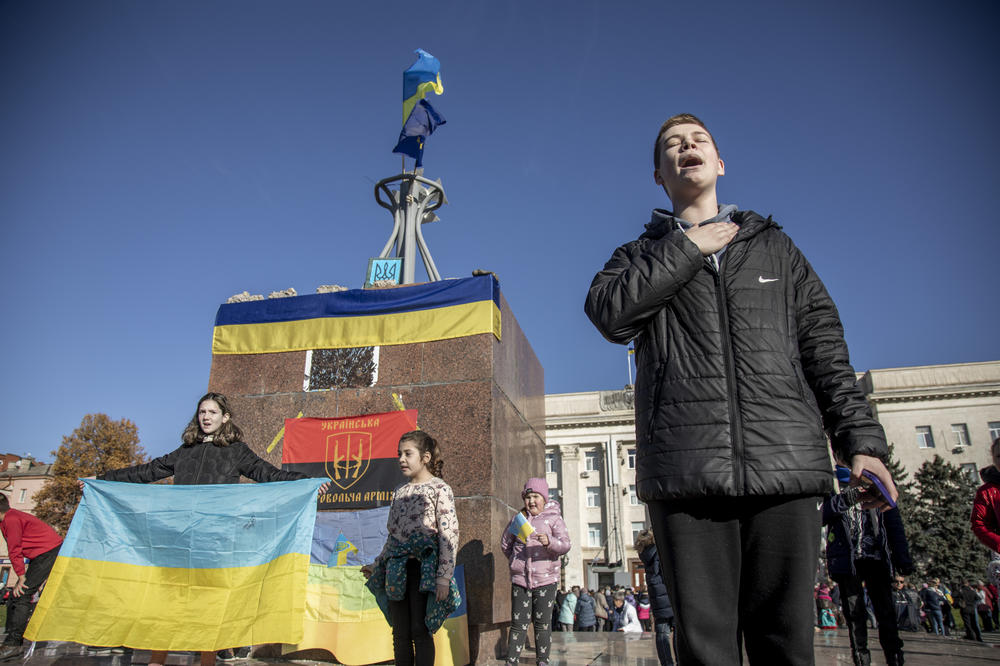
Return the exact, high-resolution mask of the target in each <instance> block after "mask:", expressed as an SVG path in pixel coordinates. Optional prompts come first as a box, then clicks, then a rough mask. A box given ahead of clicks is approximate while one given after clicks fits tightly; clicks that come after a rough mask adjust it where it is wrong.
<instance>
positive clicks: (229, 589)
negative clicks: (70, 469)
mask: <svg viewBox="0 0 1000 666" xmlns="http://www.w3.org/2000/svg"><path fill="white" fill-rule="evenodd" d="M324 480H325V479H303V480H301V481H285V482H279V483H261V484H233V485H216V486H168V485H144V484H132V483H114V482H111V481H94V480H87V481H85V482H84V483H85V484H86V488H85V490H84V494H83V501H82V502H81V503H80V506H79V508H78V509H77V511H76V515H75V516H74V517H73V522H72V524H71V525H70V528H69V532H68V533H67V534H66V540H65V542H64V543H63V546H62V548H61V549H60V551H59V557H58V558H57V559H56V562H55V566H54V567H53V568H52V573H51V575H50V576H49V580H48V583H47V585H46V587H45V591H44V593H43V594H42V597H41V600H40V601H39V602H38V607H37V609H36V610H35V614H34V616H33V617H32V618H31V623H30V624H29V625H28V630H27V632H25V636H26V637H27V638H28V639H29V640H33V641H38V640H58V641H73V642H76V643H83V644H86V645H102V646H115V645H124V646H127V647H131V648H137V649H147V650H204V651H214V650H220V649H224V648H227V647H235V646H240V645H255V644H260V643H296V642H298V641H300V640H301V639H302V626H303V617H304V610H305V598H306V582H307V578H308V572H309V553H310V549H311V543H312V535H313V526H314V524H315V521H316V491H317V490H318V489H319V486H320V485H321V484H322V482H323V481H324Z"/></svg>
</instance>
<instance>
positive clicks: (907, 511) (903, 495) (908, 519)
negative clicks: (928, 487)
mask: <svg viewBox="0 0 1000 666" xmlns="http://www.w3.org/2000/svg"><path fill="white" fill-rule="evenodd" d="M885 466H886V468H888V470H889V474H891V475H892V480H893V482H894V483H895V484H896V490H898V491H899V500H898V502H897V503H898V504H899V515H900V518H902V519H903V529H904V530H905V531H906V534H907V536H909V535H910V534H911V533H912V532H913V530H914V529H915V527H916V526H915V525H914V523H913V511H914V509H916V507H917V491H916V488H917V484H916V483H915V482H914V481H913V479H911V478H910V475H909V474H907V472H906V468H905V467H903V464H902V463H901V462H899V458H897V457H896V447H895V445H893V444H890V445H889V458H888V459H887V461H886V464H885Z"/></svg>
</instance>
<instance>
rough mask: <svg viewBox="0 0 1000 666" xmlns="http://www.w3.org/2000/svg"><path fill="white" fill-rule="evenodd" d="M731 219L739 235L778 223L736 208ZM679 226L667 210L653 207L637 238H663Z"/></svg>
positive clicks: (756, 231)
mask: <svg viewBox="0 0 1000 666" xmlns="http://www.w3.org/2000/svg"><path fill="white" fill-rule="evenodd" d="M726 208H727V206H722V207H721V211H723V212H724V211H725V210H726ZM732 220H733V222H735V223H736V224H738V225H740V231H739V235H740V236H744V234H756V233H759V232H760V231H761V230H763V229H766V228H767V227H769V226H775V227H777V226H778V224H777V223H776V222H774V220H772V219H771V218H767V219H766V220H765V219H764V218H763V217H761V216H760V215H758V214H757V213H755V212H753V211H752V210H737V211H734V212H733V213H732ZM678 228H680V223H679V222H677V218H676V217H674V214H673V213H671V212H670V211H669V210H665V209H663V208H654V209H653V212H652V214H650V217H649V222H648V223H647V224H646V231H644V232H643V233H642V235H641V236H639V238H646V239H649V240H657V239H659V238H663V237H664V236H666V235H667V234H669V233H670V232H671V231H674V230H675V229H678Z"/></svg>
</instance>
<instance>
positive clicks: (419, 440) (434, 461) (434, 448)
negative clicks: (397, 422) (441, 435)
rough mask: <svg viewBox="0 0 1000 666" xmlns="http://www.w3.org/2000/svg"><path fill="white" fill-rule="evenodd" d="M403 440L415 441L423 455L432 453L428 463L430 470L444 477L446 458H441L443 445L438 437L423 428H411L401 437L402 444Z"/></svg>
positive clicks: (441, 477) (437, 475) (435, 474)
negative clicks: (435, 437) (432, 435)
mask: <svg viewBox="0 0 1000 666" xmlns="http://www.w3.org/2000/svg"><path fill="white" fill-rule="evenodd" d="M403 442H413V443H414V444H415V445H416V446H417V450H418V451H420V455H421V456H423V454H425V453H429V454H431V459H430V461H429V462H428V463H427V469H428V471H430V473H431V474H433V475H434V476H436V477H438V478H439V479H443V478H444V475H443V470H444V460H442V459H441V445H440V444H438V442H437V440H436V439H434V438H433V437H431V436H430V435H428V434H427V433H426V432H424V431H423V430H411V431H410V432H408V433H405V434H404V435H403V436H402V437H400V438H399V443H400V444H402V443H403Z"/></svg>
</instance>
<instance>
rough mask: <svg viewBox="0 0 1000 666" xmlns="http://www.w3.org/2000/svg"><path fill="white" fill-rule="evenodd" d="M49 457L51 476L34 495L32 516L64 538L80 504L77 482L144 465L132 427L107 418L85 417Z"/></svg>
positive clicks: (143, 457)
mask: <svg viewBox="0 0 1000 666" xmlns="http://www.w3.org/2000/svg"><path fill="white" fill-rule="evenodd" d="M52 455H53V456H55V462H54V463H53V465H52V474H53V475H52V477H51V478H49V479H48V480H46V482H45V485H44V486H42V488H41V490H39V491H38V492H37V493H35V509H34V513H35V515H36V516H38V517H39V518H40V519H42V520H44V521H45V522H47V523H48V524H49V525H51V526H52V527H54V528H55V529H56V531H58V532H59V533H60V534H66V530H67V529H68V528H69V524H70V521H71V520H73V514H74V513H76V506H77V504H79V502H80V496H81V492H80V487H79V484H78V483H77V479H79V478H84V477H88V476H96V475H98V474H102V473H104V472H106V471H108V470H110V469H118V468H119V467H128V466H131V465H137V464H139V463H143V462H145V461H146V453H145V451H143V450H142V447H141V446H139V431H138V429H137V428H136V427H135V424H134V423H132V422H131V421H129V420H128V419H121V420H120V421H112V420H111V419H110V418H108V416H107V415H106V414H87V415H86V416H84V417H83V421H81V422H80V426H79V427H78V428H77V429H76V430H74V431H73V434H72V435H69V436H64V437H63V441H62V445H61V446H60V447H59V448H58V449H56V450H55V451H53V452H52Z"/></svg>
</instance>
